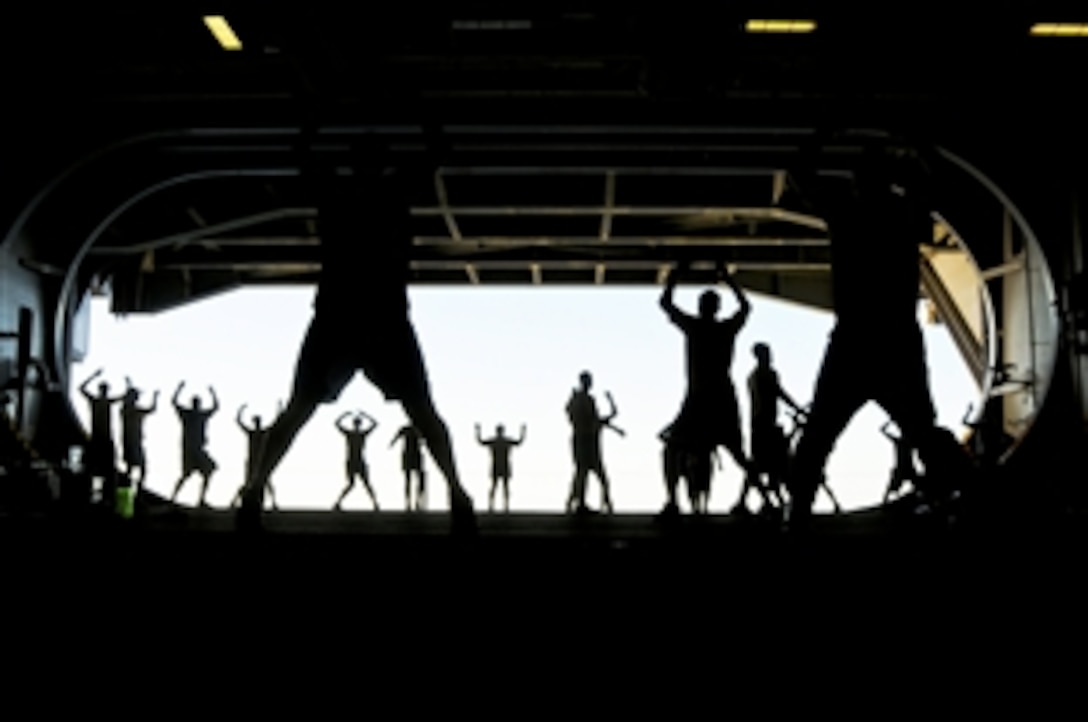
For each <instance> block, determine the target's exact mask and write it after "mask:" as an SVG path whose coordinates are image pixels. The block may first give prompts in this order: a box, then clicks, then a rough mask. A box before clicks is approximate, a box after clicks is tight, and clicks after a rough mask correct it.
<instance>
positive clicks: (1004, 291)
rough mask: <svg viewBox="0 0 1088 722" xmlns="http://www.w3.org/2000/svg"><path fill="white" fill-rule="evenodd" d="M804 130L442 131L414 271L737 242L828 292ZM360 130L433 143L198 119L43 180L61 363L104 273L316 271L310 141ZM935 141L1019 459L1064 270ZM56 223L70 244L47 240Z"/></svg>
mask: <svg viewBox="0 0 1088 722" xmlns="http://www.w3.org/2000/svg"><path fill="white" fill-rule="evenodd" d="M810 133H811V132H810V131H807V130H805V129H795V130H778V131H751V130H735V129H727V128H703V129H674V131H673V133H672V134H669V133H667V132H663V131H661V130H660V129H656V130H655V131H654V132H652V133H651V132H648V131H646V129H642V131H641V132H640V130H639V129H633V128H628V129H615V128H612V129H592V128H589V129H587V128H579V129H570V131H569V132H564V131H563V130H562V129H559V130H557V129H550V130H549V131H548V132H543V131H541V130H540V129H524V128H521V129H519V128H506V129H496V128H487V129H481V128H460V129H458V128H447V129H445V136H446V137H447V138H449V139H451V140H450V142H449V143H448V146H449V147H448V149H447V151H446V154H445V156H444V157H443V158H442V159H441V164H440V167H439V170H438V172H436V173H435V174H434V175H433V176H431V177H430V178H428V179H427V180H426V182H424V183H422V184H421V185H420V187H419V188H418V189H417V199H416V200H417V202H416V203H414V205H413V215H414V216H415V218H416V221H417V223H418V227H417V231H416V236H415V249H416V259H415V261H414V263H413V269H414V274H415V282H416V283H417V284H418V285H421V286H422V285H428V284H438V285H481V286H487V285H500V286H501V285H510V284H513V285H524V286H534V285H540V286H548V285H563V286H570V285H574V286H583V285H588V286H597V285H600V286H636V287H637V286H642V287H646V286H653V285H656V284H658V283H660V281H661V279H662V273H663V269H665V268H667V266H668V264H670V263H671V262H673V261H675V260H676V259H678V258H682V257H688V258H703V259H722V260H725V261H726V262H728V263H730V264H731V265H733V266H734V267H735V268H736V269H737V272H738V277H739V279H740V280H741V282H742V284H743V285H744V286H745V287H747V288H749V289H750V290H752V291H756V292H761V293H765V294H768V295H772V296H777V297H779V298H783V299H787V300H791V301H794V302H797V303H800V304H803V305H808V306H812V307H816V308H827V307H828V305H829V301H830V299H829V296H828V284H827V273H828V270H829V268H828V257H827V253H826V245H827V244H826V234H825V228H824V226H823V224H822V221H821V219H819V218H814V217H811V216H807V215H805V214H804V213H801V212H798V211H796V210H794V209H790V208H787V207H783V206H781V205H780V204H779V199H780V198H781V194H782V183H783V177H782V176H783V174H782V170H783V168H785V167H788V166H789V164H790V163H792V162H795V160H796V154H797V152H798V150H799V146H800V143H801V141H802V140H804V139H805V138H806V137H808V136H809V135H810ZM362 136H367V137H369V138H377V139H379V140H380V141H381V143H382V144H383V145H384V146H385V148H386V150H387V151H388V152H389V153H390V155H391V157H393V158H394V159H395V160H394V162H400V161H401V160H403V162H415V161H416V158H417V157H418V156H421V155H423V154H425V153H426V152H427V150H428V138H427V136H426V134H424V133H423V131H422V129H419V128H411V127H399V128H338V129H324V130H322V131H320V132H318V133H317V134H316V135H314V136H306V137H304V136H303V134H302V133H301V131H298V130H294V129H267V130H252V131H234V132H228V131H216V130H193V131H186V132H180V133H173V134H163V135H159V136H156V137H153V138H147V139H141V140H139V141H134V142H133V143H130V144H125V145H122V146H121V147H119V148H117V149H114V150H113V151H111V152H110V153H109V154H107V155H104V156H103V157H101V158H100V159H97V160H93V161H90V162H88V163H87V164H86V165H84V166H82V167H80V168H77V169H74V170H73V171H72V172H71V173H70V174H69V175H68V176H66V177H65V178H63V179H61V180H60V181H59V182H58V183H57V184H55V186H54V187H51V188H50V189H47V191H48V192H46V193H44V194H43V195H42V196H41V197H40V198H39V199H38V201H37V202H36V204H35V205H34V206H33V207H31V208H30V209H28V212H27V213H26V214H24V216H23V217H22V218H21V219H20V221H19V223H18V224H17V226H16V228H15V229H14V230H13V231H12V234H11V235H9V239H12V238H16V239H22V240H23V241H24V244H23V248H24V249H25V250H26V252H27V254H28V255H30V256H39V258H37V259H35V260H37V261H38V262H39V263H52V264H53V265H55V266H57V267H59V268H62V269H66V271H65V274H64V278H63V282H62V283H60V285H59V289H58V293H57V297H56V298H57V300H56V304H55V310H56V313H55V315H54V317H53V319H52V322H51V323H50V324H49V328H50V329H51V331H52V340H53V343H52V349H51V354H50V355H51V356H52V361H53V363H54V364H55V367H56V372H57V375H58V377H59V378H61V379H64V380H65V382H67V374H68V372H69V370H70V366H71V363H72V362H73V361H74V360H76V356H78V353H74V352H78V350H79V349H78V344H75V345H73V341H74V340H75V339H76V336H77V334H76V329H77V327H78V323H79V321H78V319H79V313H78V309H79V306H80V304H81V303H82V299H83V298H84V296H85V294H86V292H87V290H88V289H90V288H91V287H92V286H94V285H96V284H100V283H103V282H105V281H106V280H107V279H108V280H109V282H110V284H111V286H112V293H113V303H114V310H115V311H118V312H124V313H141V312H156V311H160V310H163V309H167V308H171V307H175V306H178V305H183V304H185V303H188V302H190V301H192V300H195V299H199V298H202V297H205V296H206V295H208V294H213V293H216V292H218V291H222V290H226V289H230V288H235V287H238V286H250V285H260V284H307V283H310V282H312V280H313V278H314V274H315V271H316V265H315V254H314V246H315V244H316V242H317V239H316V237H315V235H314V232H313V229H312V225H311V221H312V219H313V217H314V210H313V208H312V207H309V206H308V204H307V202H306V198H305V189H304V188H303V187H302V185H301V184H300V183H299V180H298V175H299V167H300V162H301V161H300V159H301V158H304V157H305V156H306V155H307V154H324V155H326V156H327V157H331V158H337V157H339V158H343V160H344V164H345V167H347V166H348V165H350V154H351V150H352V145H353V143H354V142H355V141H356V140H357V139H358V138H360V137H362ZM846 150H848V149H846ZM835 152H836V151H834V150H829V151H827V152H826V153H825V154H824V155H823V156H821V157H822V158H831V157H833V156H834V154H835ZM398 159H399V160H398ZM940 159H941V161H940V162H941V164H942V166H941V167H940V168H938V169H935V175H936V177H938V178H939V179H940V182H941V185H942V192H941V198H942V199H943V200H944V201H946V202H947V205H942V206H941V207H940V208H935V209H934V237H933V239H932V242H931V243H927V244H924V245H923V247H922V249H921V257H920V262H921V263H922V266H923V283H924V288H923V293H924V296H925V297H926V299H927V300H928V301H929V302H930V303H931V304H932V307H933V316H934V318H936V319H939V320H940V322H941V323H943V324H944V325H945V326H946V327H947V328H948V330H949V332H950V334H951V336H952V338H953V339H954V341H955V344H956V347H957V349H958V350H959V353H960V355H961V357H962V359H963V362H964V363H965V364H966V366H967V367H968V368H969V369H970V371H971V374H972V376H973V378H974V380H975V383H976V385H977V387H978V394H979V403H978V404H976V405H975V409H974V418H973V419H972V421H974V422H981V421H982V419H983V415H984V414H988V415H990V417H991V418H996V419H997V421H998V423H999V424H1000V427H1001V429H1002V430H1003V431H1004V433H1006V434H1007V435H1008V437H1009V441H1010V442H1011V443H1009V444H1008V445H1007V447H1006V448H1005V449H1003V453H1004V454H1005V455H1006V457H1007V456H1008V455H1009V454H1011V453H1013V450H1014V449H1015V445H1016V442H1017V441H1018V440H1019V439H1022V438H1023V437H1024V435H1025V434H1026V433H1027V432H1028V430H1029V429H1030V426H1031V423H1032V420H1033V419H1034V418H1035V416H1036V415H1037V414H1038V411H1039V409H1040V408H1041V405H1042V403H1043V401H1044V400H1045V397H1046V391H1047V388H1048V385H1049V381H1050V377H1051V374H1052V371H1053V366H1054V360H1055V356H1056V344H1057V335H1058V327H1057V320H1056V317H1055V314H1054V307H1053V284H1052V281H1051V278H1050V273H1049V269H1048V267H1047V265H1046V261H1045V259H1044V257H1043V255H1042V253H1041V251H1040V249H1039V245H1038V240H1037V239H1036V238H1035V237H1034V235H1033V233H1032V230H1031V228H1030V226H1029V225H1028V224H1027V222H1026V219H1024V218H1023V217H1022V216H1021V214H1020V213H1019V211H1018V210H1017V209H1016V207H1015V206H1014V205H1013V204H1012V203H1011V201H1010V200H1009V199H1008V198H1006V197H1005V196H1004V195H1003V194H1002V193H1001V191H1000V189H998V188H997V187H996V186H995V185H994V184H993V183H991V182H990V181H989V180H988V179H987V178H986V177H985V175H983V174H982V173H981V172H980V171H978V170H977V169H975V168H974V167H973V166H971V165H969V164H968V163H967V162H965V161H964V160H962V159H960V158H959V157H958V156H956V155H954V154H953V153H951V152H946V151H941V152H940ZM832 165H834V163H832ZM45 237H49V238H58V239H60V242H59V243H55V244H51V245H50V246H48V247H45V246H43V245H42V244H41V243H36V242H34V241H33V239H36V238H45ZM28 239H29V240H28ZM704 271H709V266H705V267H704ZM987 401H988V403H985V402H987Z"/></svg>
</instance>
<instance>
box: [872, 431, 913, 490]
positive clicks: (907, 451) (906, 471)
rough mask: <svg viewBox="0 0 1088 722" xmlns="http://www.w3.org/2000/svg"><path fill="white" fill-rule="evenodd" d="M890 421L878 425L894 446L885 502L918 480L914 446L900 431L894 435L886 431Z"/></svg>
mask: <svg viewBox="0 0 1088 722" xmlns="http://www.w3.org/2000/svg"><path fill="white" fill-rule="evenodd" d="M891 423H892V422H891V420H890V419H889V420H888V421H885V422H884V425H883V426H881V427H880V433H882V434H884V436H885V438H887V439H888V441H890V442H892V444H893V445H894V446H895V466H894V467H892V473H891V477H890V478H889V479H888V488H887V489H885V490H884V503H885V504H887V503H888V502H889V501H891V498H892V494H895V495H897V496H902V492H903V487H904V486H906V485H907V484H910V485H912V486H916V485H917V482H918V471H917V470H916V469H915V468H914V447H913V446H911V444H910V442H909V441H908V440H907V438H906V437H905V436H903V434H902V432H900V434H899V436H896V435H894V434H892V433H891V432H890V431H888V427H889V426H890V425H891Z"/></svg>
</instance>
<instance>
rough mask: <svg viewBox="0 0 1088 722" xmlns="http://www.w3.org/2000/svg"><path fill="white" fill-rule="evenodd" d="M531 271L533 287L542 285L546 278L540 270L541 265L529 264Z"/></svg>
mask: <svg viewBox="0 0 1088 722" xmlns="http://www.w3.org/2000/svg"><path fill="white" fill-rule="evenodd" d="M529 270H530V271H531V272H532V274H533V285H534V286H539V285H541V284H542V283H543V282H544V277H543V274H542V272H541V270H540V264H539V263H531V264H529Z"/></svg>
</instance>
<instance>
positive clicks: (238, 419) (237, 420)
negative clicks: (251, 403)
mask: <svg viewBox="0 0 1088 722" xmlns="http://www.w3.org/2000/svg"><path fill="white" fill-rule="evenodd" d="M245 410H246V404H242V405H241V406H239V407H238V415H237V416H235V417H234V421H235V423H237V424H238V428H240V429H241V430H242V431H244V432H246V433H247V434H248V433H249V432H250V431H251V429H250V428H249V427H248V426H246V425H245V423H244V422H243V421H242V412H243V411H245Z"/></svg>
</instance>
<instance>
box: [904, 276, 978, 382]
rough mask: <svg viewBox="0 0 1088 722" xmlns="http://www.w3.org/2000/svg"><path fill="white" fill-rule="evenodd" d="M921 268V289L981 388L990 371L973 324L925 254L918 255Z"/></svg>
mask: <svg viewBox="0 0 1088 722" xmlns="http://www.w3.org/2000/svg"><path fill="white" fill-rule="evenodd" d="M919 270H920V271H921V273H920V276H921V281H922V289H923V290H924V291H925V294H926V296H927V297H928V298H929V299H930V300H931V301H933V304H934V305H935V306H936V307H937V312H938V313H939V314H940V317H941V318H942V319H943V320H944V322H945V325H946V326H947V327H948V330H949V333H950V334H951V336H952V340H953V341H954V342H955V344H956V347H957V348H958V349H959V352H960V355H961V356H963V360H964V361H965V362H966V363H967V368H968V369H970V371H971V375H972V376H974V378H975V383H977V384H978V385H979V388H981V387H982V384H983V383H984V381H985V378H986V372H987V360H986V351H985V349H984V348H983V347H982V345H981V344H979V343H978V341H976V340H975V337H974V334H972V333H971V327H970V326H969V325H968V324H967V322H966V321H965V320H964V318H963V315H962V314H961V313H960V310H959V307H958V306H957V305H956V302H955V300H954V299H953V298H952V295H951V294H949V293H948V289H946V288H945V286H944V283H943V282H942V281H941V277H940V275H939V274H938V273H937V271H936V269H934V268H933V265H932V264H931V263H930V262H929V259H928V258H926V257H925V256H924V255H919Z"/></svg>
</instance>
